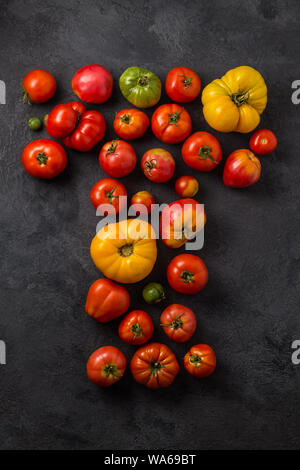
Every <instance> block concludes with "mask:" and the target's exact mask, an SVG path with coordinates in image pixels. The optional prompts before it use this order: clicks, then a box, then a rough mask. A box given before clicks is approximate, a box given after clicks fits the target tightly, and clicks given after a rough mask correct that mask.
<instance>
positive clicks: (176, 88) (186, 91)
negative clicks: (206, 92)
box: [166, 67, 201, 103]
mask: <svg viewBox="0 0 300 470" xmlns="http://www.w3.org/2000/svg"><path fill="white" fill-rule="evenodd" d="M200 90H201V80H200V77H199V75H197V73H196V72H194V70H192V69H189V68H188V67H175V68H173V69H172V70H170V72H169V73H168V75H167V78H166V93H167V95H168V96H169V98H171V100H172V101H175V103H189V102H191V101H194V100H195V99H196V98H197V96H198V95H199V93H200Z"/></svg>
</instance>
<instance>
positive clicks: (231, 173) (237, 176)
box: [223, 149, 261, 188]
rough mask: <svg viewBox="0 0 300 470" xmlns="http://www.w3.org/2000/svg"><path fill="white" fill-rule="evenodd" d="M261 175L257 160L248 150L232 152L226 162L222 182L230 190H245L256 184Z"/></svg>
mask: <svg viewBox="0 0 300 470" xmlns="http://www.w3.org/2000/svg"><path fill="white" fill-rule="evenodd" d="M260 174H261V165H260V161H259V159H258V158H257V157H256V156H255V155H254V153H252V152H251V151H250V150H248V149H239V150H235V152H232V153H231V154H230V155H229V157H228V158H227V160H226V163H225V166H224V172H223V181H224V184H225V185H226V186H230V187H231V188H245V187H247V186H251V185H252V184H254V183H256V182H257V181H258V180H259V178H260Z"/></svg>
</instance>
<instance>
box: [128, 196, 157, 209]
mask: <svg viewBox="0 0 300 470" xmlns="http://www.w3.org/2000/svg"><path fill="white" fill-rule="evenodd" d="M153 204H155V199H154V196H152V194H151V193H149V192H148V191H138V192H137V193H135V194H134V195H133V196H132V198H131V206H132V208H133V209H134V210H135V211H136V212H139V213H140V214H150V212H151V210H152V205H153Z"/></svg>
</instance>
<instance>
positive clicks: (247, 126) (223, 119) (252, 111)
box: [202, 65, 267, 133]
mask: <svg viewBox="0 0 300 470" xmlns="http://www.w3.org/2000/svg"><path fill="white" fill-rule="evenodd" d="M202 104H203V114H204V117H205V119H206V121H207V122H208V124H209V125H210V126H211V127H213V128H214V129H216V130H217V131H220V132H232V131H236V132H242V133H247V132H251V131H253V129H255V128H256V127H257V126H258V124H259V122H260V115H261V113H262V112H263V110H264V109H265V107H266V105H267V87H266V84H265V81H264V79H263V77H262V76H261V74H260V73H259V72H258V71H257V70H255V69H253V68H252V67H248V66H246V65H243V66H241V67H237V68H235V69H232V70H229V71H228V72H227V73H226V74H225V75H224V77H222V78H221V79H219V78H218V79H216V80H214V81H212V82H211V83H210V84H209V85H207V86H206V87H205V88H204V90H203V93H202Z"/></svg>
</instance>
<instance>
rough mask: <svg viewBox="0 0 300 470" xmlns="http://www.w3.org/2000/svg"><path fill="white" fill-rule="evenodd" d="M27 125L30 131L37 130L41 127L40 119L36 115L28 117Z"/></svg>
mask: <svg viewBox="0 0 300 470" xmlns="http://www.w3.org/2000/svg"><path fill="white" fill-rule="evenodd" d="M27 124H28V127H29V129H30V130H32V131H38V130H39V129H40V128H41V127H42V121H41V120H40V119H39V118H37V117H32V118H30V119H28V122H27Z"/></svg>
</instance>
